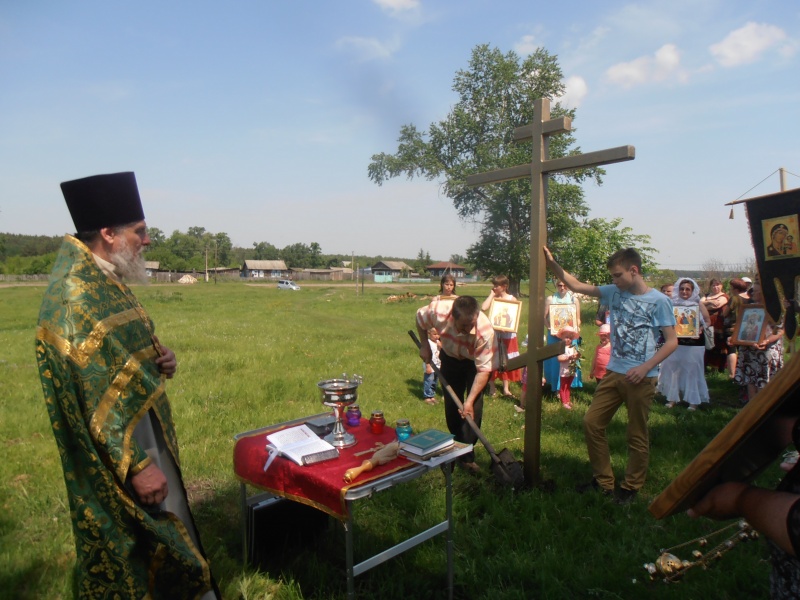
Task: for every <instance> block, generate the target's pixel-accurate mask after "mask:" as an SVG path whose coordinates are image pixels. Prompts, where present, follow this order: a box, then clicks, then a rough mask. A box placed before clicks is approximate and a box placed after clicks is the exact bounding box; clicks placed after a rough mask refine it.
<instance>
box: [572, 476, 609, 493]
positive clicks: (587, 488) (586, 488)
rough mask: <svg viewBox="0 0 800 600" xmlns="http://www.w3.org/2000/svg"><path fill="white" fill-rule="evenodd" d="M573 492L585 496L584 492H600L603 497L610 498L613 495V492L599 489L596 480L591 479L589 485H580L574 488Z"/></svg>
mask: <svg viewBox="0 0 800 600" xmlns="http://www.w3.org/2000/svg"><path fill="white" fill-rule="evenodd" d="M575 491H576V492H578V493H579V494H585V493H586V492H600V493H602V494H603V496H611V495H612V494H613V493H614V490H607V489H605V488H603V487H600V484H599V483H597V479H595V478H594V477H592V480H591V481H590V482H589V483H581V484H578V485H576V486H575Z"/></svg>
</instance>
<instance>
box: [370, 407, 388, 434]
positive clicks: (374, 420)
mask: <svg viewBox="0 0 800 600" xmlns="http://www.w3.org/2000/svg"><path fill="white" fill-rule="evenodd" d="M384 425H386V419H385V418H384V416H383V411H382V410H374V411H372V416H371V417H370V419H369V428H370V431H372V433H383V427H384Z"/></svg>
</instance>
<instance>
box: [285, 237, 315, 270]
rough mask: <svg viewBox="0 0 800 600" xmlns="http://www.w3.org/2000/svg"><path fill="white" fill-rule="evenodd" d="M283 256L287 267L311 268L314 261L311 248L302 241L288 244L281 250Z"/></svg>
mask: <svg viewBox="0 0 800 600" xmlns="http://www.w3.org/2000/svg"><path fill="white" fill-rule="evenodd" d="M281 258H282V259H283V261H284V262H285V263H286V266H287V267H296V268H300V269H308V268H311V265H312V261H313V257H312V252H311V248H310V247H309V246H307V245H306V244H303V243H300V242H298V243H296V244H291V245H289V246H286V247H285V248H284V249H283V250H281Z"/></svg>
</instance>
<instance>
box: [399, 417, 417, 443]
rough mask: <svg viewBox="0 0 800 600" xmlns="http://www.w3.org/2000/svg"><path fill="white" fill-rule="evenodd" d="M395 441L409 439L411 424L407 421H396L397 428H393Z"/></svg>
mask: <svg viewBox="0 0 800 600" xmlns="http://www.w3.org/2000/svg"><path fill="white" fill-rule="evenodd" d="M395 432H396V433H397V439H398V440H400V441H401V442H402V441H403V440H406V439H408V438H409V437H411V434H412V433H413V431H412V430H411V422H410V421H409V420H408V419H397V427H395Z"/></svg>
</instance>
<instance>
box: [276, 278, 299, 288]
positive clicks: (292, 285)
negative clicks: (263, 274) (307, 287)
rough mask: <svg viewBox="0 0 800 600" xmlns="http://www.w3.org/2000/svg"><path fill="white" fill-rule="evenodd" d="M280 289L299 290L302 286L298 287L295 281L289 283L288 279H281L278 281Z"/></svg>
mask: <svg viewBox="0 0 800 600" xmlns="http://www.w3.org/2000/svg"><path fill="white" fill-rule="evenodd" d="M278 289H279V290H299V289H300V286H299V285H297V284H296V283H295V282H294V281H289V280H288V279H281V280H280V281H278Z"/></svg>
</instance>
